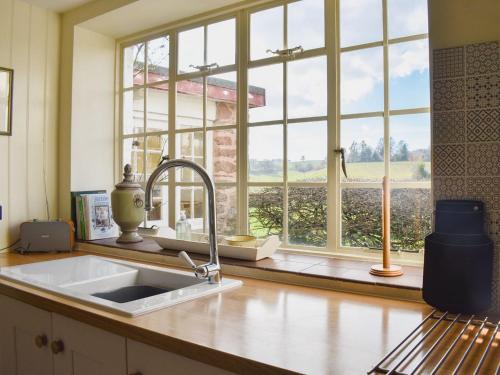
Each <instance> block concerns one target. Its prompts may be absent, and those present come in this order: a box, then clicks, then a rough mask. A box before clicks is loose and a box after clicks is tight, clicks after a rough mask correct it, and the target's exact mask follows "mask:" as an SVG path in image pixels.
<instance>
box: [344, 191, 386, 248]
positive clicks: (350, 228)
mask: <svg viewBox="0 0 500 375" xmlns="http://www.w3.org/2000/svg"><path fill="white" fill-rule="evenodd" d="M342 246H348V247H370V248H376V249H381V248H382V189H342Z"/></svg>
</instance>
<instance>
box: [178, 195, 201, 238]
mask: <svg viewBox="0 0 500 375" xmlns="http://www.w3.org/2000/svg"><path fill="white" fill-rule="evenodd" d="M203 201H204V190H203V187H191V186H187V187H184V186H182V187H181V186H177V187H176V188H175V218H176V221H177V220H178V219H179V217H180V214H181V211H184V212H185V213H186V218H187V219H188V221H189V223H190V224H191V230H192V231H194V232H203V211H204V210H203V204H204V203H203Z"/></svg>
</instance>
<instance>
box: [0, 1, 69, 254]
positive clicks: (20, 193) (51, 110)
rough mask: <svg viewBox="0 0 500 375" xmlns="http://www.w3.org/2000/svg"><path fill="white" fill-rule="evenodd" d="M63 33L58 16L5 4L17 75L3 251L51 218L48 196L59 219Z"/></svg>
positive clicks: (0, 44) (0, 35)
mask: <svg viewBox="0 0 500 375" xmlns="http://www.w3.org/2000/svg"><path fill="white" fill-rule="evenodd" d="M59 28H60V20H59V16H58V15H57V14H56V13H53V12H51V11H48V10H45V9H42V8H38V7H36V6H32V5H30V4H27V3H24V2H22V1H18V0H0V66H3V67H9V68H13V69H14V98H13V100H14V103H13V124H12V130H13V135H12V137H7V136H0V204H1V205H2V206H3V211H4V213H3V220H2V221H0V248H1V247H4V246H6V245H7V244H8V243H10V242H13V241H14V240H16V239H17V238H18V228H19V224H20V223H21V222H23V221H25V220H29V219H33V218H41V219H44V218H46V217H47V214H46V204H45V202H46V199H45V194H46V193H47V201H48V204H49V208H50V215H51V216H52V217H57V211H58V207H57V168H56V167H57V101H58V74H59V73H58V72H59ZM44 167H45V168H44ZM44 169H45V171H46V175H45V178H44V173H43V171H44ZM44 179H45V181H46V187H45V184H44Z"/></svg>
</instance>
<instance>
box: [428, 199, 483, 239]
mask: <svg viewBox="0 0 500 375" xmlns="http://www.w3.org/2000/svg"><path fill="white" fill-rule="evenodd" d="M434 231H435V232H436V233H448V234H483V233H484V204H483V202H481V201H473V200H439V201H437V202H436V220H435V229H434Z"/></svg>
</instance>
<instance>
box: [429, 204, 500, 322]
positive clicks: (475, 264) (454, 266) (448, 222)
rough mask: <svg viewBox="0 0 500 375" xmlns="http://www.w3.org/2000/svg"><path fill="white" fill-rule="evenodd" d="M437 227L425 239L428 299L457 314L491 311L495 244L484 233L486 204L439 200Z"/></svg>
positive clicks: (436, 305)
mask: <svg viewBox="0 0 500 375" xmlns="http://www.w3.org/2000/svg"><path fill="white" fill-rule="evenodd" d="M435 228H436V231H435V232H434V233H432V234H430V235H429V236H427V237H426V238H425V254H424V281H423V297H424V300H425V301H426V302H427V303H428V304H429V305H431V306H434V307H436V308H438V309H440V310H444V311H450V312H454V313H476V312H481V311H484V310H487V309H488V308H489V307H490V304H491V282H492V272H493V271H492V266H493V242H492V241H491V240H490V239H489V238H488V236H487V235H486V234H485V233H484V207H483V204H482V202H478V201H463V200H461V201H458V200H457V201H449V200H447V201H438V202H437V203H436V218H435Z"/></svg>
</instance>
